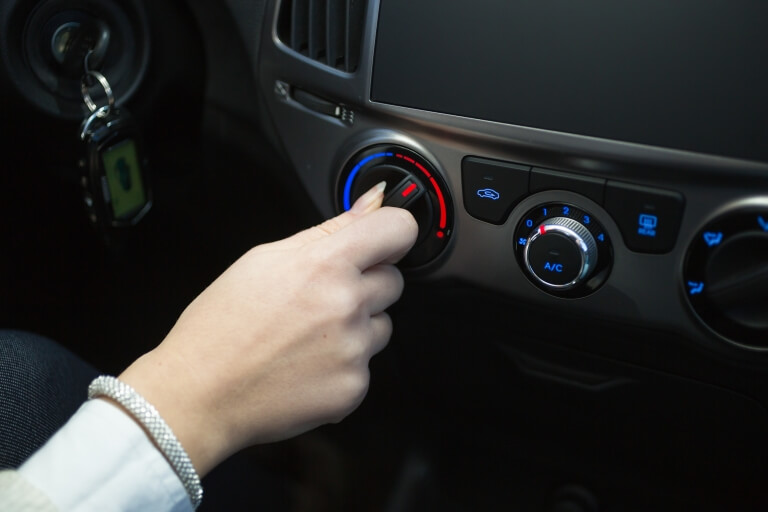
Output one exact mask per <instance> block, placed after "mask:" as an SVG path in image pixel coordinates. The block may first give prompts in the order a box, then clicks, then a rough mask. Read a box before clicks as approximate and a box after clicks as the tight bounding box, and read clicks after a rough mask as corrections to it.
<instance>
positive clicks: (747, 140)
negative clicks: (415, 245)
mask: <svg viewBox="0 0 768 512" xmlns="http://www.w3.org/2000/svg"><path fill="white" fill-rule="evenodd" d="M766 21H768V1H764V0H673V1H670V0H628V1H622V2H610V1H605V0H473V1H472V2H467V1H466V0H419V1H413V0H383V1H382V2H381V8H380V13H379V25H378V29H377V40H376V48H375V58H374V67H373V84H372V99H373V100H374V101H377V102H382V103H389V104H393V105H400V106H406V107H414V108H419V109H423V110H430V111H435V112H442V113H447V114H456V115H460V116H467V117H472V118H478V119H487V120H491V121H499V122H503V123H509V124H514V125H519V126H527V127H534V128H541V129H546V130H553V131H558V132H566V133H573V134H579V135H587V136H594V137H600V138H606V139H614V140H621V141H628V142H637V143H642V144H650V145H655V146H663V147H668V148H676V149H683V150H691V151H697V152H703V153H710V154H716V155H722V156H730V157H737V158H745V159H751V160H759V161H768V29H767V28H766Z"/></svg>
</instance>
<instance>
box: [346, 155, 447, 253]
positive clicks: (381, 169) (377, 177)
mask: <svg viewBox="0 0 768 512" xmlns="http://www.w3.org/2000/svg"><path fill="white" fill-rule="evenodd" d="M382 181H385V182H386V183H387V188H386V189H385V192H384V206H394V207H398V208H405V209H407V210H408V211H410V212H411V213H412V214H413V216H414V218H415V219H416V222H418V224H419V235H418V238H417V239H416V244H415V245H414V247H413V249H411V251H410V252H409V253H408V254H407V255H406V257H405V258H403V260H402V261H401V262H400V266H401V267H405V268H414V267H421V266H424V265H426V264H428V263H430V262H432V261H433V260H435V259H436V258H438V257H439V256H440V255H441V254H442V252H443V251H444V250H445V248H446V247H447V246H448V243H449V241H450V238H451V235H452V234H453V209H452V203H451V200H450V196H449V194H448V188H447V187H446V185H445V182H444V181H443V179H442V178H441V177H440V175H439V173H438V172H437V171H436V170H435V167H434V166H433V165H432V164H431V163H430V162H429V161H428V160H427V159H426V158H424V157H423V156H421V155H419V154H418V153H416V152H414V151H411V150H409V149H407V148H404V147H401V146H394V145H378V146H372V147H370V148H368V149H365V150H363V151H361V152H359V153H357V154H356V155H355V156H353V157H352V158H351V159H350V160H349V161H348V162H347V165H345V166H344V169H343V170H342V173H341V177H340V179H339V183H338V187H337V199H338V206H339V209H340V210H349V209H350V208H351V207H352V205H353V204H354V202H355V200H356V199H357V198H358V197H360V196H361V195H363V194H364V193H365V192H366V191H367V190H369V189H370V188H371V187H373V186H374V185H376V184H377V183H380V182H382Z"/></svg>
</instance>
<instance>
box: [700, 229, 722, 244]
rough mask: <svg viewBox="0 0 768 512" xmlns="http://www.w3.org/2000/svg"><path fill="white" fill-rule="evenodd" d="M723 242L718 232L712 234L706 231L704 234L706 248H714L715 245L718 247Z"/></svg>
mask: <svg viewBox="0 0 768 512" xmlns="http://www.w3.org/2000/svg"><path fill="white" fill-rule="evenodd" d="M722 241H723V234H722V233H720V232H717V233H714V232H712V231H707V232H706V233H704V242H705V243H706V244H707V246H708V247H714V246H716V245H720V242H722Z"/></svg>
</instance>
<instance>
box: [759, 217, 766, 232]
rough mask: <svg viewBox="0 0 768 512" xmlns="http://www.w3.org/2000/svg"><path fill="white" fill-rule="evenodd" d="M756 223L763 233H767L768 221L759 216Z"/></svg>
mask: <svg viewBox="0 0 768 512" xmlns="http://www.w3.org/2000/svg"><path fill="white" fill-rule="evenodd" d="M757 223H758V224H760V227H761V228H763V231H768V220H765V219H764V218H763V217H761V216H759V217H757Z"/></svg>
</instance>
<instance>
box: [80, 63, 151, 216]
mask: <svg viewBox="0 0 768 512" xmlns="http://www.w3.org/2000/svg"><path fill="white" fill-rule="evenodd" d="M91 53H92V52H89V53H88V54H87V55H86V57H85V74H84V75H83V78H82V80H81V92H82V95H83V102H84V103H85V105H86V106H87V107H88V110H89V112H90V113H89V114H88V116H87V117H86V118H85V119H84V120H83V122H82V124H81V125H80V140H81V141H82V142H83V143H84V144H85V158H83V159H82V160H80V168H81V169H82V171H83V175H82V177H81V184H82V186H83V200H84V202H85V205H86V207H87V208H88V213H89V216H90V219H91V222H92V223H93V224H94V225H96V226H98V227H100V228H102V229H108V228H116V227H127V226H134V225H135V224H136V223H137V222H139V221H140V220H141V218H142V217H143V216H144V215H146V213H147V212H148V211H149V209H150V207H151V206H152V197H151V190H150V187H149V180H148V172H147V168H148V161H147V158H146V156H145V153H144V146H143V141H142V138H141V133H140V132H139V129H138V127H137V126H136V124H135V123H134V122H133V120H132V118H131V117H130V115H129V114H128V113H127V112H126V111H125V109H122V108H118V107H117V106H116V105H115V96H114V93H113V91H112V87H111V86H110V84H109V82H108V81H107V78H106V77H105V76H104V75H103V74H101V73H100V72H99V71H96V70H92V69H90V68H89V66H88V59H89V57H90V56H91ZM93 80H95V82H96V83H98V84H99V85H100V86H101V87H102V88H103V89H104V93H105V96H106V101H107V104H106V105H103V106H99V105H97V104H96V103H95V102H94V101H93V98H92V97H91V94H90V92H89V91H90V88H91V86H92V85H89V83H93V82H92V81H93Z"/></svg>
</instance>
